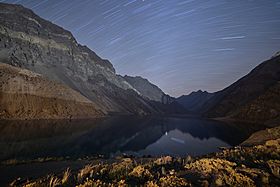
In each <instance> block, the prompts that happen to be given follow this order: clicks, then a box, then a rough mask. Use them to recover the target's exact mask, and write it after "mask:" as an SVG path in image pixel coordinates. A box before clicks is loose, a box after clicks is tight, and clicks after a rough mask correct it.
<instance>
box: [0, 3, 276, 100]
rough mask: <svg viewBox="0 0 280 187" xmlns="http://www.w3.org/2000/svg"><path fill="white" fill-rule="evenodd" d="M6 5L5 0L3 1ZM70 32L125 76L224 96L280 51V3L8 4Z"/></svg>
mask: <svg viewBox="0 0 280 187" xmlns="http://www.w3.org/2000/svg"><path fill="white" fill-rule="evenodd" d="M0 1H1V0H0ZM2 2H7V3H18V4H22V5H24V6H26V7H28V8H31V9H32V10H34V12H35V13H37V14H38V15H39V16H41V17H43V18H45V19H47V20H50V21H52V22H53V23H56V24H58V25H60V26H62V27H64V28H65V29H67V30H70V31H71V32H72V33H73V34H74V36H75V37H76V39H77V40H78V42H79V43H81V44H84V45H87V46H88V47H90V48H91V49H92V50H94V51H95V52H97V54H99V55H100V56H101V57H103V58H107V59H109V60H110V61H111V62H112V63H113V65H114V67H115V68H116V70H117V73H119V74H122V75H124V74H128V75H141V76H143V77H146V78H148V79H149V80H150V81H151V82H153V83H155V84H157V85H158V86H159V87H160V88H162V89H163V90H164V91H165V92H167V93H169V94H171V95H173V96H179V95H181V94H187V93H189V92H191V91H193V90H198V89H202V90H207V91H217V90H220V89H222V88H224V87H226V86H228V85H229V84H231V83H233V82H234V81H236V80H237V79H238V78H240V77H241V76H243V75H245V74H247V73H248V72H249V71H250V70H251V69H252V68H254V67H255V66H256V65H257V64H259V63H260V62H261V61H263V60H265V59H267V58H270V57H271V56H272V55H273V54H274V53H275V52H276V51H279V50H280V0H209V1H206V0H83V1H81V0H42V1H40V0H4V1H3V0H2Z"/></svg>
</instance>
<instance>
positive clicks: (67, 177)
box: [61, 168, 71, 184]
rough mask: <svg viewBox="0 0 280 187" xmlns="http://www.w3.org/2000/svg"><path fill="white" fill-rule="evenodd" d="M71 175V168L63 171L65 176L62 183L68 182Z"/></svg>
mask: <svg viewBox="0 0 280 187" xmlns="http://www.w3.org/2000/svg"><path fill="white" fill-rule="evenodd" d="M70 176H71V170H70V168H67V169H66V170H65V171H64V173H63V177H62V180H61V182H62V184H67V182H68V181H69V179H70Z"/></svg>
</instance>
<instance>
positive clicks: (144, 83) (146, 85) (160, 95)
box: [123, 75, 174, 104]
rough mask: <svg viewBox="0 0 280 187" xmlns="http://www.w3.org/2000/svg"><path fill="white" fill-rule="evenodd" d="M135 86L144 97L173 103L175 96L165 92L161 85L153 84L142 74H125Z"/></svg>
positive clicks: (125, 77)
mask: <svg viewBox="0 0 280 187" xmlns="http://www.w3.org/2000/svg"><path fill="white" fill-rule="evenodd" d="M123 78H124V79H125V80H126V81H127V82H128V83H129V84H130V85H131V86H133V88H135V89H136V90H137V92H138V93H140V94H141V95H142V96H143V97H145V98H147V99H149V100H151V101H157V102H160V103H164V104H168V103H171V102H172V101H173V100H174V98H172V97H170V96H169V95H167V94H165V93H164V92H163V91H162V90H161V89H160V88H159V87H157V86H156V85H154V84H152V83H151V82H150V81H149V80H147V79H145V78H142V77H140V76H136V77H131V76H128V75H125V76H124V77H123Z"/></svg>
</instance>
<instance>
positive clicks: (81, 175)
mask: <svg viewBox="0 0 280 187" xmlns="http://www.w3.org/2000/svg"><path fill="white" fill-rule="evenodd" d="M93 169H94V166H93V165H92V164H88V165H86V166H85V167H84V168H83V169H81V170H80V171H79V173H78V180H79V181H81V180H83V179H84V178H85V177H87V176H88V175H90V174H91V173H92V172H93Z"/></svg>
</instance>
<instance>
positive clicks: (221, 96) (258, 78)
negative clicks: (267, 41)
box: [202, 55, 280, 124]
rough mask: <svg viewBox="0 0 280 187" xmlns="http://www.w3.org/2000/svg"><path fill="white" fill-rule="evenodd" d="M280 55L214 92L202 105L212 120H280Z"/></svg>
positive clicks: (273, 121) (262, 121)
mask: <svg viewBox="0 0 280 187" xmlns="http://www.w3.org/2000/svg"><path fill="white" fill-rule="evenodd" d="M279 82H280V56H279V55H276V56H274V57H272V58H271V59H269V60H267V61H265V62H263V63H261V64H260V65H258V66H257V67H256V68H254V69H253V70H252V71H251V72H250V73H249V74H248V75H246V76H244V77H243V78H241V79H239V80H238V81H237V82H235V83H233V84H232V85H230V86H229V87H227V88H225V89H224V90H221V91H219V92H216V93H214V96H213V97H212V98H210V99H209V100H208V101H207V102H205V104H204V105H203V106H202V109H203V113H204V115H206V116H208V117H227V118H233V119H237V120H244V121H250V122H259V123H272V124H273V123H275V122H276V121H279V119H280V99H279V96H280V86H279Z"/></svg>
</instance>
